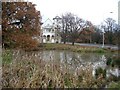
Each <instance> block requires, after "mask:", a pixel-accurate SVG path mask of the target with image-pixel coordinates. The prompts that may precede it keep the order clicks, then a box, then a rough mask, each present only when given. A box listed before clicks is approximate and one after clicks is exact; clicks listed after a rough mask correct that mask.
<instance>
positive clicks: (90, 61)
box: [14, 50, 120, 76]
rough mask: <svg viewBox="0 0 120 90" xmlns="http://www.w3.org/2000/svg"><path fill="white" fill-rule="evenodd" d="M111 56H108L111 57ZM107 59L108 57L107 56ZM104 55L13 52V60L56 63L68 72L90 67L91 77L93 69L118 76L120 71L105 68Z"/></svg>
mask: <svg viewBox="0 0 120 90" xmlns="http://www.w3.org/2000/svg"><path fill="white" fill-rule="evenodd" d="M111 56H112V54H110V55H109V57H111ZM107 57H108V55H107ZM107 57H106V54H98V53H76V52H69V51H56V50H50V51H48V50H46V51H39V52H38V51H36V52H21V51H18V52H17V51H16V52H14V59H15V60H21V59H26V58H27V60H30V59H35V60H43V61H46V62H51V63H56V64H60V65H64V66H65V67H66V68H67V69H69V71H71V72H72V71H76V70H77V68H84V67H87V66H92V68H93V75H94V74H95V69H97V68H98V67H101V68H103V69H107V76H109V75H110V74H112V75H115V76H120V70H119V69H118V68H114V69H111V68H107V66H106V61H107Z"/></svg>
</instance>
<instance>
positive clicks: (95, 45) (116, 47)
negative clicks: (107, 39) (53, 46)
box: [67, 43, 118, 50]
mask: <svg viewBox="0 0 120 90" xmlns="http://www.w3.org/2000/svg"><path fill="white" fill-rule="evenodd" d="M67 44H71V43H67ZM75 45H80V46H91V47H93V46H94V47H98V48H109V49H113V50H118V46H117V45H104V47H103V45H102V44H90V43H75Z"/></svg>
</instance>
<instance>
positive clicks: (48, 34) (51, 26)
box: [42, 19, 61, 43]
mask: <svg viewBox="0 0 120 90" xmlns="http://www.w3.org/2000/svg"><path fill="white" fill-rule="evenodd" d="M56 27H59V25H58V24H56V22H55V20H54V21H53V22H52V20H50V19H47V20H46V21H45V22H44V23H43V25H42V42H43V43H61V37H60V35H59V30H60V29H61V28H56Z"/></svg>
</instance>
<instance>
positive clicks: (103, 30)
mask: <svg viewBox="0 0 120 90" xmlns="http://www.w3.org/2000/svg"><path fill="white" fill-rule="evenodd" d="M104 40H105V37H104V30H103V45H102V48H104Z"/></svg>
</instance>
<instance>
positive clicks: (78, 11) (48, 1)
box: [28, 0, 119, 25]
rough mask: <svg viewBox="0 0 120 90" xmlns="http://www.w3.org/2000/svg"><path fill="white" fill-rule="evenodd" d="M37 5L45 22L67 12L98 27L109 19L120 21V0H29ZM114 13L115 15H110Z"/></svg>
mask: <svg viewBox="0 0 120 90" xmlns="http://www.w3.org/2000/svg"><path fill="white" fill-rule="evenodd" d="M28 1H32V2H33V3H34V4H36V5H37V6H36V8H37V10H40V11H41V15H42V18H43V22H44V21H45V20H46V19H47V18H50V19H52V18H54V17H55V16H56V15H62V14H64V13H66V12H71V13H74V14H75V15H78V16H79V17H81V18H83V19H85V20H89V21H91V22H92V23H93V24H95V25H98V24H100V23H101V22H102V21H103V20H104V19H106V18H107V17H111V18H113V19H115V20H116V21H117V20H118V1H119V0H28ZM110 12H113V13H110Z"/></svg>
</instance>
